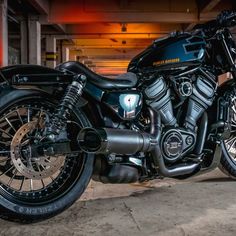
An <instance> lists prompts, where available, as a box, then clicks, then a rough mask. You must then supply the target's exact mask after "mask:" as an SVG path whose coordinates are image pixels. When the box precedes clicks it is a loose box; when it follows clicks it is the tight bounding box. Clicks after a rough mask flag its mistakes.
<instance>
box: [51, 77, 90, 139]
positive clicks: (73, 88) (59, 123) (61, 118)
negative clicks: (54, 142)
mask: <svg viewBox="0 0 236 236" xmlns="http://www.w3.org/2000/svg"><path fill="white" fill-rule="evenodd" d="M86 80H87V78H86V76H85V75H83V74H79V75H76V76H74V79H73V81H72V83H71V84H70V85H68V87H67V89H66V92H65V95H64V96H63V98H62V99H61V101H60V103H59V105H58V107H57V110H56V112H55V113H54V115H53V117H52V118H51V119H50V124H48V126H47V134H50V135H51V134H56V135H57V134H59V133H60V132H61V131H63V130H65V128H66V120H67V115H68V114H69V110H72V109H73V108H74V107H75V106H76V104H77V102H78V101H79V99H80V97H81V95H82V92H83V88H84V86H85V84H86Z"/></svg>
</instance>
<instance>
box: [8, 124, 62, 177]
mask: <svg viewBox="0 0 236 236" xmlns="http://www.w3.org/2000/svg"><path fill="white" fill-rule="evenodd" d="M37 126H38V121H31V122H29V123H26V124H24V125H23V126H21V128H20V129H19V130H18V131H17V132H16V133H15V135H14V137H13V139H12V141H11V160H12V162H13V164H14V166H15V168H16V169H17V170H18V171H19V172H20V173H21V174H22V175H24V176H25V177H27V178H30V179H35V180H40V179H43V178H48V177H50V176H52V175H53V174H55V173H56V172H57V171H58V170H59V169H60V167H61V166H62V164H63V161H64V159H65V156H53V157H50V156H40V157H37V158H32V157H31V152H30V147H29V146H28V148H27V140H29V136H30V135H29V134H30V133H32V132H33V131H34V130H36V128H37ZM25 147H26V149H25ZM25 153H26V154H25Z"/></svg>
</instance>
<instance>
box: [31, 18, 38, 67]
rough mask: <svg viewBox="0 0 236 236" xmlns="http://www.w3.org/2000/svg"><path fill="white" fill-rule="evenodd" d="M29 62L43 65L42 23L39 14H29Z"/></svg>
mask: <svg viewBox="0 0 236 236" xmlns="http://www.w3.org/2000/svg"><path fill="white" fill-rule="evenodd" d="M28 28H29V63H30V64H36V65H41V25H40V23H39V17H38V16H29V21H28Z"/></svg>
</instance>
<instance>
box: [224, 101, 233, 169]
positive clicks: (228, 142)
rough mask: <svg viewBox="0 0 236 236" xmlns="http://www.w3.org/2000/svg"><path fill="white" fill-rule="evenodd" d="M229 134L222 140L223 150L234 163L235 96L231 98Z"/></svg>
mask: <svg viewBox="0 0 236 236" xmlns="http://www.w3.org/2000/svg"><path fill="white" fill-rule="evenodd" d="M230 109H231V111H232V114H231V135H230V137H229V138H228V139H226V140H224V141H223V144H224V146H225V150H226V152H227V154H228V157H229V158H230V160H231V161H232V162H233V163H234V164H235V165H236V96H233V97H232V98H231V105H230Z"/></svg>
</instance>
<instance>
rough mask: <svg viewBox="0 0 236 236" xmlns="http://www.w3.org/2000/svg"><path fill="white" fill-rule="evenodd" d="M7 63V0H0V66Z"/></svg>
mask: <svg viewBox="0 0 236 236" xmlns="http://www.w3.org/2000/svg"><path fill="white" fill-rule="evenodd" d="M6 65H8V27H7V0H0V66H6Z"/></svg>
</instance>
